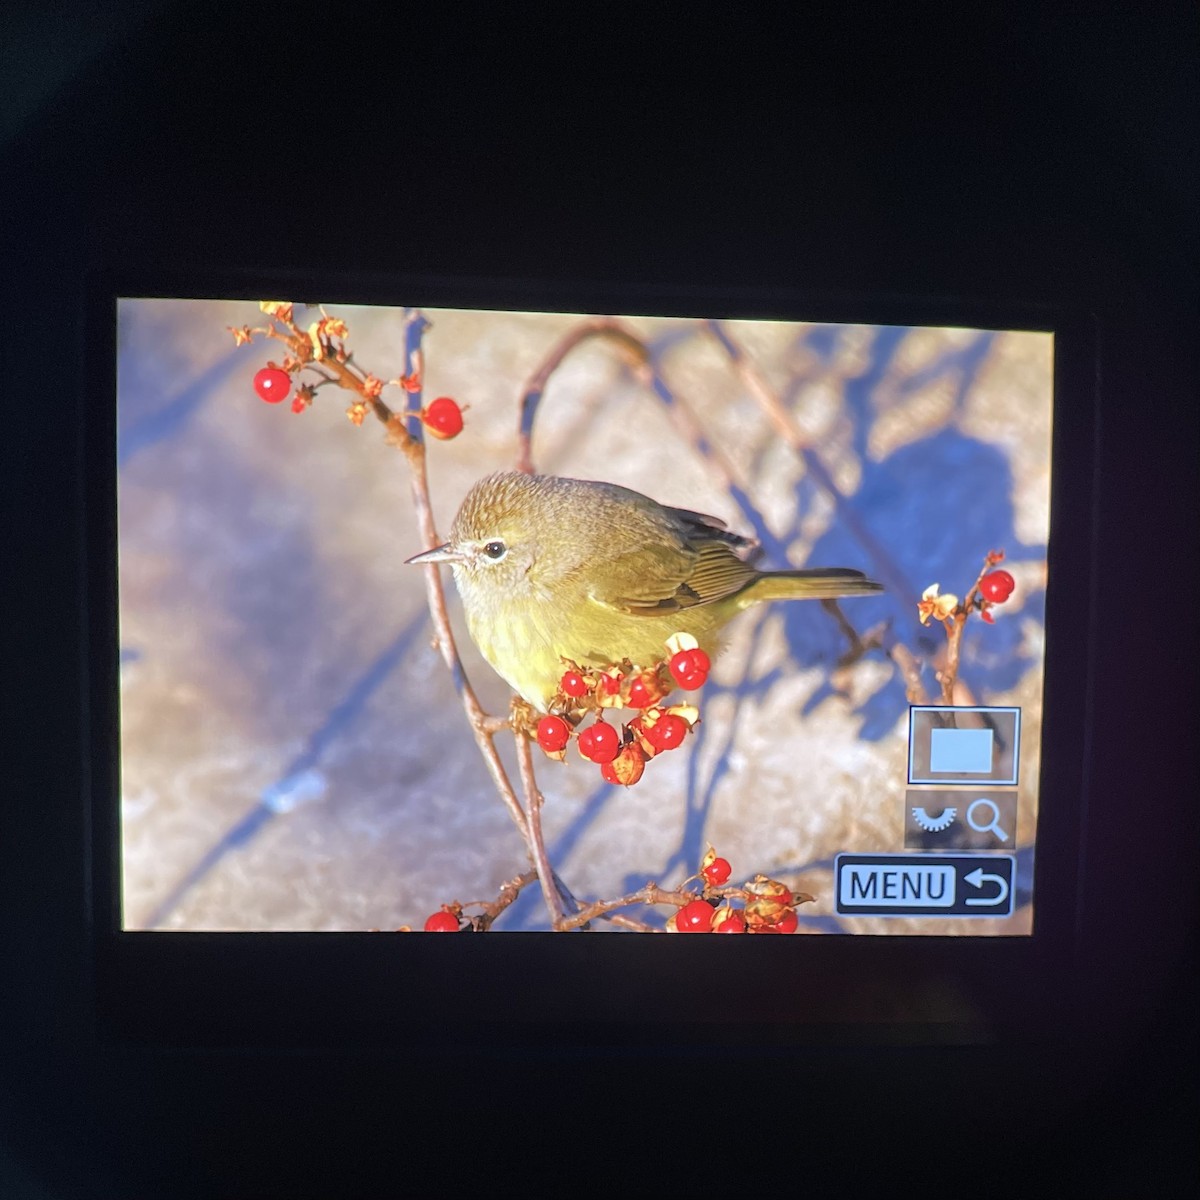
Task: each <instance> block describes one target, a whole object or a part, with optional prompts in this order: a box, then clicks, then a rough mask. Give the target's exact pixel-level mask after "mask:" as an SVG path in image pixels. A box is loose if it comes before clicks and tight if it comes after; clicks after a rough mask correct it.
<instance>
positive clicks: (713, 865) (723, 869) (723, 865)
mask: <svg viewBox="0 0 1200 1200" xmlns="http://www.w3.org/2000/svg"><path fill="white" fill-rule="evenodd" d="M732 871H733V868H732V867H731V866H730V865H729V861H728V860H727V859H724V858H714V859H713V860H712V862H710V863H709V864H708V866H707V867H705V868H704V870H703V871H701V872H700V874H701V875H703V876H704V878H705V879H706V880H707V881H708V884H709V886H710V887H720V886H721V884H723V883H724V882H725V881H726V880H727V879H728V878H729V876H730V874H731V872H732Z"/></svg>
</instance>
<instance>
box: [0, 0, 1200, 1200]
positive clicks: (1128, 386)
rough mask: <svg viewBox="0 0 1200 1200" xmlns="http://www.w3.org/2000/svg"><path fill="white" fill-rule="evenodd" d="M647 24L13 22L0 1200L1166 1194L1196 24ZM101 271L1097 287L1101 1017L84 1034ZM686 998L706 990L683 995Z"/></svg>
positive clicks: (0, 68) (1181, 1082) (1190, 542)
mask: <svg viewBox="0 0 1200 1200" xmlns="http://www.w3.org/2000/svg"><path fill="white" fill-rule="evenodd" d="M102 8H103V9H107V10H108V11H102ZM668 15H669V16H670V17H671V19H669V20H666V19H664V20H659V21H655V22H654V23H653V24H648V23H647V21H648V18H647V16H646V13H645V12H639V11H636V10H635V11H633V12H629V13H624V12H622V13H617V12H611V13H610V12H606V11H603V10H595V11H589V12H588V14H587V17H586V19H585V18H583V17H575V18H572V19H571V20H570V21H569V23H566V24H564V25H563V26H562V27H561V28H556V27H554V22H553V20H552V19H550V18H546V17H544V16H539V17H538V20H537V22H536V23H535V24H531V25H529V26H528V27H526V26H525V25H524V24H523V23H522V22H520V21H518V20H517V18H516V16H515V13H511V12H506V11H502V10H500V9H498V8H491V9H488V10H486V11H482V10H481V11H480V12H479V13H475V12H470V11H466V10H464V11H462V12H457V11H456V12H454V13H452V14H451V15H450V16H449V17H447V18H446V19H444V20H438V19H437V18H436V17H435V16H434V15H433V14H432V13H430V12H424V11H418V10H407V9H406V10H404V11H403V12H402V13H401V14H400V15H399V17H398V18H396V19H395V20H394V21H393V22H391V23H389V24H388V25H386V26H384V25H381V26H379V27H378V28H375V29H370V30H368V29H365V28H363V27H362V26H361V25H360V24H358V23H357V22H355V21H352V20H350V19H349V18H348V17H347V16H346V14H345V13H344V12H343V11H341V10H339V9H338V8H337V6H329V5H327V6H324V7H322V8H321V9H314V10H312V11H309V10H307V9H304V8H303V7H302V6H299V7H298V6H282V5H280V6H234V5H225V6H224V7H220V8H218V7H215V6H213V7H209V6H205V5H193V4H189V5H186V6H185V5H182V4H179V3H170V2H166V0H163V2H160V3H144V4H140V5H136V4H125V5H116V6H113V5H107V6H100V5H97V6H95V11H94V12H93V11H91V10H89V9H87V8H86V6H84V9H83V10H81V11H80V12H78V13H76V14H73V15H72V16H71V17H69V18H68V17H64V16H62V15H61V14H58V12H57V10H51V9H50V7H49V6H45V5H42V6H39V5H36V4H35V5H27V6H24V7H23V9H22V11H21V12H20V13H12V14H8V13H6V14H5V16H4V23H3V27H2V28H3V32H2V33H0V45H2V47H3V59H2V60H0V80H2V81H3V84H2V86H3V88H4V91H5V93H6V94H5V95H4V105H3V124H2V126H0V137H2V139H3V140H2V141H0V205H2V209H0V218H2V219H0V260H2V263H3V279H4V286H5V292H4V309H3V315H4V330H3V333H0V347H2V354H3V364H2V368H0V386H2V388H3V399H4V410H3V411H4V421H3V426H2V427H0V428H2V430H3V435H2V437H0V444H2V445H3V448H4V458H3V471H2V475H0V477H2V478H3V481H4V485H5V489H6V493H5V494H6V503H5V508H4V517H5V527H4V541H3V583H4V587H3V594H4V601H5V614H4V615H5V623H4V630H5V638H4V644H5V673H4V681H5V687H4V715H3V722H4V731H5V732H4V738H3V742H4V745H5V755H6V765H7V767H8V770H7V772H6V776H5V780H6V783H7V785H8V787H7V792H8V794H7V796H6V797H5V802H4V805H3V812H4V825H3V829H4V833H3V838H4V842H3V856H2V860H0V866H2V868H3V876H2V877H3V883H4V890H5V895H6V899H8V900H9V901H10V902H9V903H8V904H7V905H6V909H5V914H6V915H5V920H4V925H3V928H4V957H3V987H2V989H0V994H2V998H3V1002H4V1024H3V1034H2V1036H3V1041H2V1043H0V1045H2V1058H0V1072H2V1074H0V1164H2V1165H0V1192H3V1193H4V1194H5V1195H14V1196H19V1195H31V1196H55V1197H57V1196H76V1195H81V1196H121V1197H124V1196H180V1195H192V1194H197V1195H214V1194H215V1195H263V1194H272V1195H274V1194H280V1195H293V1196H294V1195H301V1194H318V1195H352V1194H359V1193H361V1192H366V1191H369V1190H370V1186H371V1184H374V1185H375V1187H376V1188H377V1189H383V1188H386V1189H388V1190H389V1191H403V1190H412V1189H413V1188H415V1187H416V1185H417V1181H418V1179H420V1178H421V1177H422V1175H423V1173H426V1172H428V1171H429V1170H434V1171H438V1172H441V1173H442V1182H441V1184H440V1186H439V1187H438V1188H437V1189H436V1190H437V1191H445V1192H450V1193H452V1192H454V1191H456V1190H457V1189H458V1188H459V1187H466V1186H468V1185H467V1183H466V1179H467V1178H468V1177H469V1178H471V1179H474V1180H475V1181H476V1186H477V1187H478V1186H479V1185H480V1184H483V1185H485V1186H489V1187H495V1186H497V1185H499V1184H501V1183H510V1182H511V1183H512V1184H513V1185H516V1186H521V1185H523V1184H525V1183H526V1182H529V1181H532V1179H533V1178H534V1176H535V1175H540V1174H548V1175H549V1176H550V1177H552V1178H553V1179H554V1180H555V1181H556V1186H557V1187H558V1188H560V1189H563V1190H566V1189H571V1190H575V1189H578V1188H579V1187H580V1185H581V1183H584V1182H590V1179H591V1178H599V1176H598V1173H596V1171H595V1163H596V1161H597V1160H598V1159H599V1160H600V1161H603V1162H605V1163H606V1164H611V1168H610V1169H611V1170H612V1171H613V1172H614V1175H613V1178H612V1180H611V1183H610V1185H609V1186H615V1187H619V1188H623V1189H624V1188H634V1187H635V1186H639V1185H640V1186H648V1187H649V1186H655V1181H654V1179H653V1178H652V1173H651V1172H650V1171H649V1170H648V1169H647V1168H646V1166H645V1160H646V1159H647V1158H649V1160H650V1161H651V1162H653V1163H655V1164H656V1165H658V1167H659V1169H660V1170H663V1171H665V1170H667V1169H668V1168H670V1169H671V1170H672V1171H674V1172H675V1173H674V1174H673V1175H671V1176H669V1178H671V1179H673V1181H674V1186H676V1187H678V1186H679V1184H680V1183H683V1184H684V1185H685V1186H705V1185H715V1184H716V1183H717V1182H718V1181H725V1180H727V1179H732V1181H733V1182H734V1183H735V1184H738V1185H740V1186H741V1187H742V1188H744V1187H747V1186H750V1187H757V1186H767V1187H770V1188H772V1189H773V1190H776V1191H786V1192H800V1191H809V1192H811V1191H812V1190H814V1189H815V1188H820V1189H822V1190H828V1189H832V1188H837V1189H838V1191H839V1192H843V1193H846V1192H848V1193H850V1194H857V1193H858V1192H859V1191H861V1190H862V1185H863V1184H864V1182H865V1177H866V1174H868V1173H873V1172H883V1174H884V1176H885V1178H886V1177H892V1178H894V1179H895V1180H897V1181H898V1180H900V1179H907V1178H909V1177H911V1175H912V1173H914V1172H919V1175H920V1178H921V1179H922V1180H924V1181H928V1186H929V1187H930V1188H931V1189H935V1190H937V1191H946V1190H949V1189H950V1188H952V1187H953V1188H954V1189H956V1190H959V1189H970V1190H975V1191H981V1190H982V1191H985V1192H986V1191H989V1190H990V1189H998V1188H1000V1187H1005V1188H1011V1187H1012V1186H1014V1185H1017V1184H1021V1183H1024V1184H1026V1185H1031V1184H1034V1183H1039V1184H1042V1185H1043V1186H1050V1187H1054V1188H1055V1190H1057V1191H1061V1192H1063V1193H1064V1194H1084V1193H1087V1194H1104V1195H1108V1194H1112V1195H1143V1194H1155V1195H1184V1194H1190V1193H1191V1192H1193V1191H1194V1189H1195V1187H1196V1185H1197V1172H1196V1163H1195V1148H1194V1143H1195V1134H1196V1132H1197V1119H1196V1113H1197V1107H1196V1070H1195V1067H1196V1017H1195V1012H1196V1000H1197V992H1196V987H1195V965H1196V964H1195V948H1196V912H1197V904H1196V901H1197V887H1196V880H1197V872H1196V856H1197V849H1198V846H1197V823H1196V816H1195V808H1194V804H1193V802H1192V800H1191V798H1192V797H1193V796H1194V795H1195V794H1196V791H1197V788H1196V778H1195V767H1194V759H1192V758H1190V757H1189V751H1190V743H1191V742H1192V741H1194V740H1195V738H1194V732H1193V730H1192V725H1193V723H1194V717H1195V703H1194V700H1193V696H1194V691H1193V673H1194V670H1195V664H1196V633H1195V626H1196V619H1197V618H1196V616H1195V613H1194V609H1193V604H1194V601H1193V597H1194V595H1195V584H1196V570H1195V563H1196V551H1197V546H1196V529H1197V520H1196V503H1195V501H1196V487H1195V469H1196V450H1197V438H1196V431H1197V430H1196V425H1197V420H1196V408H1197V387H1196V378H1197V366H1198V365H1200V364H1198V362H1197V358H1198V351H1197V347H1198V345H1200V339H1198V338H1197V332H1198V331H1197V309H1198V297H1200V289H1198V268H1200V242H1198V235H1200V230H1198V227H1197V222H1196V216H1195V214H1196V211H1197V210H1196V204H1197V200H1198V198H1200V188H1198V187H1197V182H1198V181H1197V175H1198V173H1200V156H1198V155H1197V154H1196V147H1197V145H1200V121H1198V109H1197V66H1198V55H1197V44H1198V33H1197V18H1196V14H1195V11H1194V9H1192V8H1190V7H1185V6H1177V7H1172V6H1169V5H1164V6H1156V8H1155V11H1154V16H1153V19H1152V20H1151V19H1150V18H1144V17H1142V16H1141V15H1140V14H1139V13H1138V12H1137V10H1136V9H1134V8H1133V7H1132V6H1129V7H1126V8H1123V9H1122V8H1106V9H1103V10H1091V11H1088V12H1086V20H1084V19H1082V18H1080V19H1076V18H1072V17H1059V16H1056V15H1052V14H1051V15H1047V14H1036V15H1035V14H1034V13H1032V12H1024V11H1022V10H1019V9H1017V8H1015V7H1013V6H1004V9H1003V14H1002V15H1001V14H997V15H995V16H993V17H991V18H981V17H978V16H972V17H971V18H970V19H969V22H968V23H966V24H964V18H963V16H962V15H961V13H957V14H955V16H954V18H953V21H951V22H941V23H939V22H934V21H932V20H930V19H928V18H926V19H924V20H921V21H918V20H916V19H914V18H912V17H910V16H904V15H902V16H896V15H893V16H891V17H890V18H889V19H888V21H887V22H886V23H884V22H882V21H881V18H880V16H879V13H878V12H877V11H874V9H872V10H868V11H864V12H863V13H860V14H857V15H855V16H852V17H850V18H848V19H846V20H844V21H843V22H842V23H841V27H840V28H838V29H836V30H834V29H829V28H826V27H824V26H822V25H820V24H818V23H817V22H815V20H813V19H812V18H811V17H809V16H806V17H805V18H804V19H797V18H791V19H789V21H788V22H787V23H786V24H785V25H780V24H778V20H779V18H778V15H777V14H776V15H772V16H770V17H768V16H767V15H765V14H757V15H755V14H752V13H750V12H749V11H747V12H745V13H741V12H739V11H735V10H733V9H727V10H725V11H724V12H723V13H720V14H719V15H718V16H717V18H716V19H715V20H714V21H712V22H704V21H702V20H701V19H700V17H699V13H698V11H695V12H694V11H693V10H690V9H686V10H685V9H680V10H677V11H675V12H674V13H673V14H668ZM121 261H131V262H142V263H149V264H156V263H157V264H162V265H167V266H170V265H179V266H184V265H187V264H190V263H196V264H229V265H240V266H261V267H264V268H283V267H298V268H305V269H307V270H311V271H312V272H314V273H318V272H320V271H321V270H322V269H331V270H338V271H340V272H341V271H345V270H346V269H351V270H368V271H373V272H374V271H377V272H391V271H394V272H405V273H421V272H430V271H445V270H447V269H450V270H455V269H457V270H460V271H467V272H470V273H471V274H477V275H496V276H518V277H520V276H532V277H554V276H563V275H566V276H576V275H577V276H580V277H586V278H591V279H595V280H600V281H605V280H611V281H614V282H616V283H620V282H621V281H622V280H627V279H631V278H633V279H639V280H646V281H649V282H662V281H668V282H670V283H673V284H675V285H679V286H686V285H688V284H698V285H708V286H728V285H749V286H766V285H772V284H778V285H781V286H791V287H794V286H801V287H807V288H814V289H824V290H832V291H838V292H846V293H856V292H863V293H868V294H874V293H878V292H880V291H886V292H896V293H913V292H916V293H922V294H928V295H936V296H941V297H949V298H953V297H954V296H958V295H964V296H971V297H984V298H986V297H989V296H1003V297H1010V298H1014V299H1019V300H1037V299H1046V298H1058V299H1065V300H1067V301H1069V302H1076V303H1082V304H1085V305H1087V306H1089V307H1090V308H1092V309H1093V310H1094V311H1095V312H1097V313H1098V314H1099V316H1100V318H1101V324H1102V329H1103V345H1102V363H1103V378H1102V380H1101V394H1102V407H1103V415H1102V441H1101V447H1100V480H1101V495H1100V499H1099V507H1098V520H1099V525H1098V541H1097V546H1098V554H1099V564H1100V576H1099V588H1098V594H1097V599H1098V610H1097V627H1096V636H1097V643H1096V644H1097V656H1096V660H1095V670H1096V677H1095V685H1096V691H1095V695H1096V698H1097V703H1096V707H1095V711H1094V714H1093V724H1092V744H1091V764H1090V765H1091V769H1092V781H1093V783H1092V786H1093V789H1094V790H1093V794H1092V807H1091V816H1090V818H1089V821H1088V824H1087V826H1086V827H1085V828H1084V830H1083V831H1082V836H1083V854H1084V862H1085V867H1086V873H1085V875H1084V883H1083V890H1082V893H1081V897H1080V901H1081V908H1080V911H1081V914H1082V918H1081V932H1080V956H1079V961H1078V964H1077V968H1076V969H1077V971H1078V972H1079V973H1080V977H1081V978H1080V983H1081V986H1082V987H1083V988H1085V989H1086V990H1087V991H1088V992H1089V993H1090V994H1092V995H1094V996H1095V997H1097V1006H1098V1010H1099V1011H1101V1012H1102V1013H1104V1014H1105V1016H1106V1021H1105V1023H1104V1032H1103V1035H1102V1036H1096V1035H1093V1036H1092V1037H1091V1038H1090V1040H1088V1039H1084V1038H1082V1037H1080V1036H1074V1035H1073V1033H1072V1031H1071V1030H1068V1029H1063V1030H1061V1031H1047V1036H1046V1038H1045V1039H1044V1044H1042V1045H1039V1046H1038V1047H1037V1049H1036V1050H1035V1049H1032V1048H1031V1049H1029V1050H1028V1051H1027V1052H1010V1053H1007V1054H1005V1055H1003V1056H1001V1055H999V1054H997V1053H991V1054H989V1053H988V1052H987V1051H986V1050H979V1049H975V1050H967V1049H965V1048H964V1049H957V1050H956V1049H948V1048H940V1049H930V1050H926V1051H924V1052H922V1053H921V1054H920V1055H914V1054H911V1053H907V1054H906V1053H902V1052H900V1051H897V1050H890V1051H889V1050H886V1049H883V1048H879V1049H874V1050H862V1051H859V1052H857V1053H856V1054H855V1055H850V1054H833V1053H828V1054H815V1053H807V1054H804V1053H800V1052H786V1053H785V1052H783V1051H782V1050H780V1051H779V1052H778V1053H772V1054H767V1053H764V1052H762V1051H761V1050H754V1051H750V1050H747V1051H745V1052H744V1053H741V1054H738V1053H735V1052H733V1051H729V1050H722V1051H720V1052H717V1051H714V1053H713V1054H711V1055H705V1054H704V1053H703V1052H701V1051H689V1052H686V1053H685V1052H682V1051H671V1050H668V1049H667V1048H666V1047H664V1048H663V1049H662V1050H661V1051H655V1050H653V1049H651V1050H647V1049H645V1048H642V1049H640V1050H638V1051H637V1053H636V1054H635V1053H633V1052H630V1053H628V1054H621V1053H620V1052H618V1051H614V1050H612V1049H609V1050H605V1051H603V1052H601V1051H594V1052H588V1051H585V1050H578V1049H576V1050H568V1049H566V1048H564V1049H563V1050H562V1051H561V1052H552V1051H548V1050H546V1049H545V1048H542V1049H541V1050H539V1051H537V1052H533V1051H529V1052H523V1051H519V1050H514V1049H506V1050H500V1049H497V1050H495V1051H493V1052H480V1051H478V1050H473V1051H470V1052H467V1051H464V1052H462V1053H461V1054H453V1053H450V1052H441V1053H440V1054H439V1055H438V1056H437V1057H436V1058H432V1059H431V1058H428V1057H426V1058H424V1059H421V1060H420V1061H415V1062H414V1061H412V1060H409V1059H405V1058H402V1057H399V1056H396V1055H391V1056H389V1055H386V1054H374V1055H367V1054H361V1055H355V1054H349V1053H333V1052H318V1051H306V1050H303V1049H300V1048H297V1049H295V1050H292V1051H289V1052H286V1053H285V1052H280V1051H267V1050H262V1051H258V1052H251V1051H242V1052H224V1053H218V1052H202V1051H192V1052H188V1051H166V1050H152V1049H134V1048H128V1047H126V1048H121V1047H111V1046H104V1045H101V1044H100V1043H99V1042H98V1040H97V1038H96V1036H95V1032H94V1028H93V1024H92V997H91V992H90V987H89V966H88V952H87V941H86V936H85V924H84V914H85V912H86V911H87V905H86V888H85V882H86V881H85V876H84V867H83V864H84V863H85V861H86V854H85V822H84V809H85V805H84V802H83V800H82V799H81V796H82V795H83V791H84V780H83V776H82V768H81V765H80V764H81V762H82V759H83V754H82V736H83V735H82V705H81V698H80V696H81V672H80V664H81V661H83V656H84V655H85V654H86V647H85V645H84V640H83V632H82V630H83V621H82V613H83V607H82V594H81V578H82V567H81V561H80V554H81V544H82V543H81V529H82V514H81V504H82V472H81V470H80V464H79V462H78V457H77V454H78V452H77V445H78V441H77V438H76V436H75V429H76V423H77V422H78V420H79V414H80V411H81V405H82V404H83V403H84V400H85V397H86V395H87V389H86V383H85V379H84V373H83V369H82V345H83V306H82V299H83V280H84V272H85V269H86V268H87V266H88V265H89V264H93V263H110V264H111V263H114V262H117V263H119V262H121ZM10 666H11V670H10V669H9V668H10ZM14 817H16V821H15V822H14V820H13V818H14ZM1131 830H1133V831H1136V832H1137V833H1138V834H1139V835H1143V834H1149V836H1131ZM154 985H155V981H154V980H153V979H147V980H146V981H145V987H146V988H147V989H148V990H150V991H151V992H152V991H153V988H154ZM456 1001H457V1002H461V1003H464V1004H468V1003H469V997H459V998H455V997H454V996H453V995H452V994H451V996H449V997H448V1005H449V1006H451V1007H452V1005H453V1004H454V1003H455V1002H456ZM681 1004H688V1005H695V1004H703V992H702V989H699V988H696V987H694V986H693V987H688V986H686V985H681ZM600 1147H603V1151H602V1158H601V1151H600V1150H599V1148H600ZM585 1164H586V1167H585ZM584 1169H586V1170H587V1171H588V1174H586V1175H585V1174H582V1173H581V1171H582V1170H584ZM664 1186H665V1185H664ZM472 1190H474V1189H472ZM375 1194H378V1191H376V1193H375Z"/></svg>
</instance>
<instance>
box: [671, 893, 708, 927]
mask: <svg viewBox="0 0 1200 1200" xmlns="http://www.w3.org/2000/svg"><path fill="white" fill-rule="evenodd" d="M712 919H713V906H712V905H711V904H709V902H708V901H707V900H693V901H692V902H691V904H685V905H684V906H683V907H682V908H681V909H680V910H679V911H678V912H677V913H676V914H675V928H676V929H678V930H679V932H680V933H708V932H709V930H711V929H712Z"/></svg>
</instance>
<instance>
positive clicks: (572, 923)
mask: <svg viewBox="0 0 1200 1200" xmlns="http://www.w3.org/2000/svg"><path fill="white" fill-rule="evenodd" d="M695 899H697V896H696V893H695V892H669V891H664V890H663V889H662V888H660V887H659V886H658V884H657V883H648V884H646V886H645V887H644V888H642V889H640V890H639V891H636V892H630V893H629V894H628V895H627V896H622V897H621V898H620V899H618V900H596V901H595V902H593V903H592V904H588V905H585V906H584V907H583V908H581V909H580V910H579V912H577V913H575V915H574V916H571V917H565V918H564V919H563V921H562V924H561V925H560V926H559V928H561V929H577V928H578V927H579V926H580V925H586V924H587V923H588V922H589V921H594V920H595V919H596V918H597V917H601V916H603V915H604V914H605V913H610V912H612V911H613V910H614V909H617V908H630V907H632V906H633V905H635V904H673V905H675V907H676V908H682V907H683V906H684V905H685V904H690V903H691V902H692V901H693V900H695Z"/></svg>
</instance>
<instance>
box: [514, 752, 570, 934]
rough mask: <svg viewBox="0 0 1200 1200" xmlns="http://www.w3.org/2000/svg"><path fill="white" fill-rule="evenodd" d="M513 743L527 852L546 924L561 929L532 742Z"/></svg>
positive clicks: (561, 920) (560, 902) (560, 900)
mask: <svg viewBox="0 0 1200 1200" xmlns="http://www.w3.org/2000/svg"><path fill="white" fill-rule="evenodd" d="M513 737H514V738H515V739H516V742H517V763H518V765H519V767H520V771H521V785H522V787H524V789H525V803H526V805H527V809H526V815H527V819H528V825H529V837H528V838H527V841H528V843H529V851H530V854H532V856H533V865H534V867H536V868H537V874H538V879H539V880H540V881H541V885H542V898H543V899H544V900H545V901H546V907H547V908H548V909H549V910H550V923H551V925H552V926H553V927H554V928H555V929H559V928H561V927H562V923H563V908H562V898H561V896H559V894H558V887H557V885H556V882H555V879H554V872H553V870H552V869H551V867H550V860H549V858H548V857H547V856H546V842H545V839H544V838H543V837H542V803H543V800H542V793H541V789H540V788H539V787H538V785H537V779H536V778H535V777H534V773H533V751H532V746H533V743H532V742H531V741H530V740H529V738H527V737H525V736H524V735H523V734H520V733H517V732H516V731H515V730H514V732H513Z"/></svg>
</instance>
